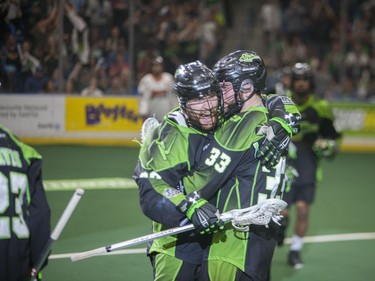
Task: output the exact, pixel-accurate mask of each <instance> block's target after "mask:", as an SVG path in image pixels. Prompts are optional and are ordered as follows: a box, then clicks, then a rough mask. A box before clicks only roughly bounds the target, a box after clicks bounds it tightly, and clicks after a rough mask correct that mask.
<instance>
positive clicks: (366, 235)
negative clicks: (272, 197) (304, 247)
mask: <svg viewBox="0 0 375 281" xmlns="http://www.w3.org/2000/svg"><path fill="white" fill-rule="evenodd" d="M369 239H375V232H363V233H346V234H331V235H317V236H306V237H304V238H303V242H304V243H325V242H338V241H352V240H369ZM291 241H292V239H291V238H286V239H285V244H290V243H291Z"/></svg>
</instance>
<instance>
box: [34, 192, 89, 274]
mask: <svg viewBox="0 0 375 281" xmlns="http://www.w3.org/2000/svg"><path fill="white" fill-rule="evenodd" d="M84 192H85V191H84V190H83V189H80V188H79V189H77V190H76V191H75V192H74V194H73V196H72V198H71V199H70V201H69V204H68V205H67V206H66V208H65V210H64V212H63V214H62V215H61V217H60V219H59V221H58V222H57V224H56V226H55V229H54V230H53V232H52V233H51V235H50V238H49V239H48V241H47V243H46V245H45V247H44V249H43V251H42V253H41V254H40V256H39V258H38V260H37V262H36V264H35V265H34V266H33V268H32V269H31V279H30V281H36V280H37V276H38V274H39V270H40V269H41V268H42V266H43V264H44V262H45V261H46V259H47V258H48V254H49V252H50V251H51V249H52V245H53V243H54V242H55V241H56V240H57V239H58V238H59V236H60V234H61V232H62V231H63V229H64V227H65V225H66V223H67V222H68V220H69V218H70V217H71V215H72V213H73V211H74V209H75V208H76V207H77V204H78V202H79V200H80V199H81V197H82V195H83V193H84Z"/></svg>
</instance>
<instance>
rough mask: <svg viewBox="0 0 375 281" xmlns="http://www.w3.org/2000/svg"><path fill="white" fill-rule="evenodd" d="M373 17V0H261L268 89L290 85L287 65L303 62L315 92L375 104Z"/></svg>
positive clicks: (260, 13) (260, 15)
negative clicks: (312, 73) (309, 67)
mask: <svg viewBox="0 0 375 281" xmlns="http://www.w3.org/2000/svg"><path fill="white" fill-rule="evenodd" d="M345 5H346V7H345ZM374 15H375V1H374V0H340V1H339V0H308V1H306V0H304V1H302V0H266V1H263V3H262V5H261V8H260V12H259V18H260V20H261V21H262V28H263V30H262V31H263V46H266V50H265V53H266V54H265V57H266V58H267V65H268V69H269V70H270V71H269V72H270V73H269V74H270V75H269V81H268V86H269V90H270V91H273V90H280V89H281V90H283V88H287V87H289V81H290V79H289V77H288V76H289V75H290V71H291V69H290V66H291V65H293V64H294V63H296V62H298V61H303V62H308V63H309V64H310V65H311V67H312V69H313V71H314V74H315V92H316V94H317V95H318V96H320V97H324V98H327V99H329V100H358V101H361V100H362V101H364V100H366V101H369V100H370V101H373V102H375V79H374V78H375V17H374ZM343 16H344V18H345V19H344V20H343Z"/></svg>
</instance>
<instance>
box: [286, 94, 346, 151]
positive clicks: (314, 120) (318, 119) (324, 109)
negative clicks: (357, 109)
mask: <svg viewBox="0 0 375 281" xmlns="http://www.w3.org/2000/svg"><path fill="white" fill-rule="evenodd" d="M296 106H297V108H298V110H299V112H300V113H301V121H300V125H301V133H300V134H298V135H297V136H295V137H294V138H293V139H292V141H293V142H304V143H305V144H307V145H308V146H310V147H312V146H313V144H314V143H315V141H316V140H317V139H318V138H324V139H332V140H336V139H338V138H340V136H341V135H340V134H339V133H338V132H337V131H336V129H335V127H334V117H333V114H332V109H331V107H330V105H329V103H328V101H326V100H322V99H318V98H316V97H315V96H314V95H310V96H309V98H308V100H307V101H306V102H305V103H303V104H300V105H296Z"/></svg>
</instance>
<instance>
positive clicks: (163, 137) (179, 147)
mask: <svg viewBox="0 0 375 281" xmlns="http://www.w3.org/2000/svg"><path fill="white" fill-rule="evenodd" d="M189 130H190V129H188V128H186V127H185V128H178V127H176V126H172V125H171V124H170V123H169V121H168V120H164V121H163V123H162V124H161V125H160V127H159V128H158V130H155V131H154V132H153V135H152V136H151V137H150V138H147V140H148V142H146V143H144V144H143V145H142V147H141V150H140V154H139V161H138V164H137V166H136V169H135V171H134V174H133V178H134V180H135V181H136V183H137V185H138V187H139V196H140V205H141V208H142V211H143V213H144V214H145V215H146V216H148V217H149V218H150V219H152V220H154V221H156V222H159V223H161V224H163V225H166V226H176V224H179V222H180V221H181V220H182V219H183V218H185V216H184V215H182V214H181V213H180V212H179V211H178V210H177V209H176V206H177V205H179V204H180V203H181V202H182V200H184V199H185V195H186V192H185V190H184V189H182V188H181V185H180V181H181V179H182V178H183V177H184V176H186V175H188V174H189V173H190V172H191V169H192V165H194V164H192V163H194V157H195V154H196V153H195V151H197V149H198V150H199V147H200V146H201V144H200V139H201V137H200V136H199V135H198V134H190V132H189Z"/></svg>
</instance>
